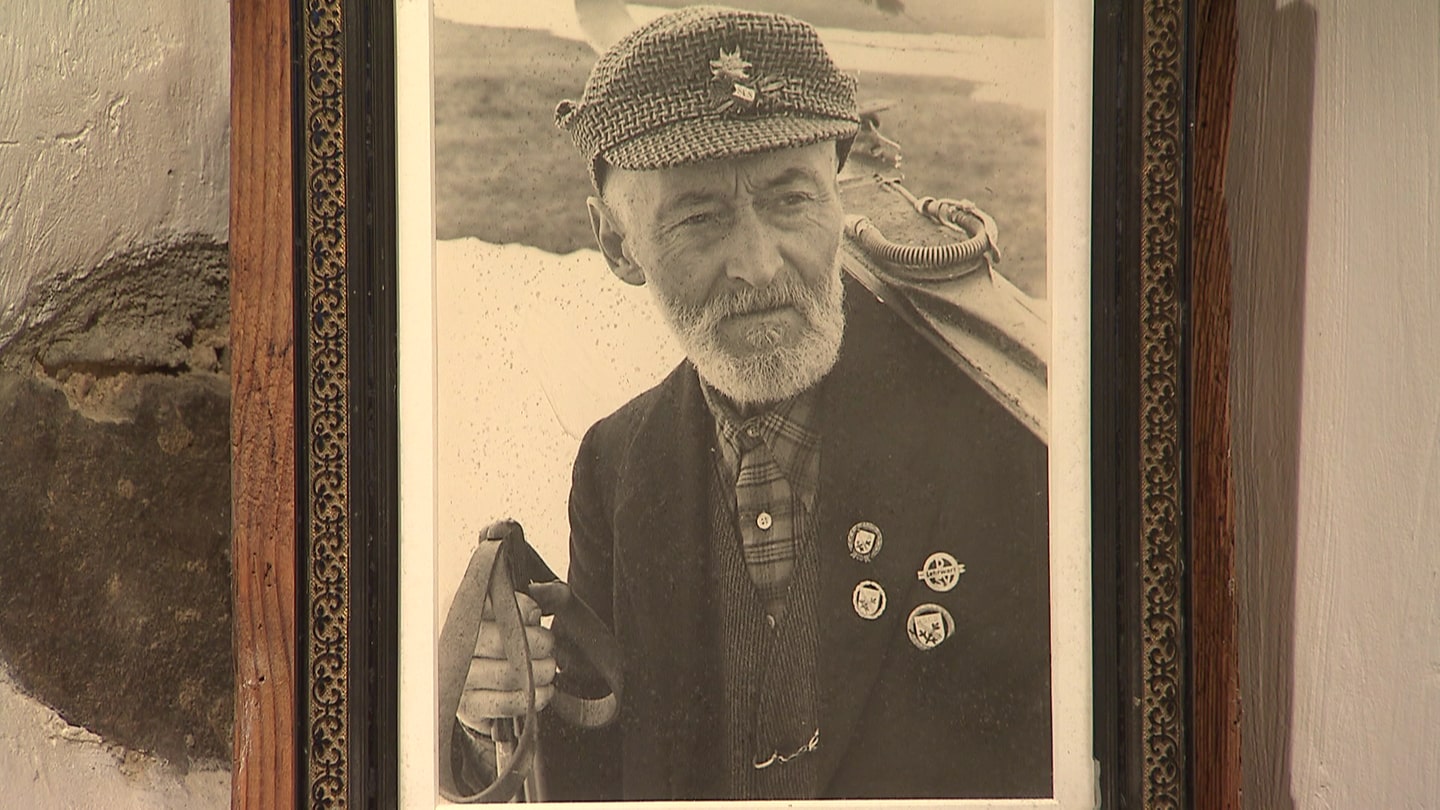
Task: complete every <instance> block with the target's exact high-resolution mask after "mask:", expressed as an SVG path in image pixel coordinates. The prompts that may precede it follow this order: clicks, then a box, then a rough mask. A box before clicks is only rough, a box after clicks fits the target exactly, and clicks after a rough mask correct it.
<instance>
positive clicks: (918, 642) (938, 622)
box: [905, 602, 955, 650]
mask: <svg viewBox="0 0 1440 810" xmlns="http://www.w3.org/2000/svg"><path fill="white" fill-rule="evenodd" d="M905 632H906V633H908V634H909V635H910V643H911V644H914V645H915V646H916V647H918V648H920V649H922V650H933V649H935V648H936V647H939V646H940V644H941V643H943V642H944V641H945V639H947V638H949V637H950V636H951V635H953V634H954V633H955V620H954V619H953V618H951V616H950V611H948V610H946V609H945V608H943V607H941V606H939V605H937V604H935V603H933V602H928V603H926V604H923V605H921V606H920V607H917V608H915V609H914V610H912V611H910V618H908V619H906V620H905Z"/></svg>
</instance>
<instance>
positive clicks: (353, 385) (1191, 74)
mask: <svg viewBox="0 0 1440 810" xmlns="http://www.w3.org/2000/svg"><path fill="white" fill-rule="evenodd" d="M1217 9H1219V11H1218V12H1217V11H1216V10H1217ZM1226 9H1230V10H1231V11H1229V12H1228V13H1227V11H1226ZM1095 20H1096V42H1095V73H1094V88H1095V91H1094V100H1095V103H1094V120H1095V131H1094V153H1095V162H1094V167H1095V170H1094V195H1093V200H1094V228H1093V264H1092V266H1093V268H1094V273H1093V275H1094V287H1093V323H1094V344H1093V352H1092V353H1093V357H1094V368H1093V370H1092V372H1093V377H1092V379H1093V391H1094V400H1093V403H1092V412H1093V416H1092V420H1093V421H1092V424H1093V431H1092V432H1093V443H1094V448H1095V450H1094V464H1093V470H1092V475H1093V498H1094V501H1093V503H1094V514H1095V522H1094V532H1093V536H1094V538H1095V542H1094V559H1093V563H1094V567H1093V583H1094V593H1095V594H1096V598H1095V602H1094V620H1095V627H1094V642H1095V646H1094V661H1095V717H1096V721H1095V756H1096V758H1097V760H1098V762H1099V763H1100V775H1101V776H1100V785H1099V794H1100V799H1101V803H1102V806H1105V807H1144V808H1170V807H1189V806H1217V807H1218V806H1231V805H1230V804H1228V803H1229V802H1230V801H1232V800H1233V798H1234V796H1235V794H1234V785H1235V784H1237V783H1238V771H1233V770H1232V768H1233V766H1234V763H1232V760H1231V752H1232V749H1233V750H1234V751H1235V752H1238V741H1237V740H1236V739H1235V738H1234V733H1235V732H1233V731H1231V730H1227V729H1229V723H1228V720H1229V718H1230V717H1231V712H1233V710H1234V708H1233V707H1234V704H1235V695H1234V688H1233V682H1227V681H1226V673H1227V672H1228V671H1229V670H1228V669H1227V667H1228V663H1227V662H1229V661H1230V660H1232V659H1233V657H1234V654H1235V650H1234V646H1233V634H1232V633H1230V631H1229V627H1230V625H1231V624H1233V618H1234V617H1233V606H1231V605H1230V603H1229V602H1228V601H1227V597H1226V596H1225V589H1224V587H1223V583H1224V581H1225V579H1226V578H1228V572H1229V569H1228V559H1229V556H1228V555H1229V553H1230V545H1229V544H1230V542H1231V541H1230V538H1229V535H1228V533H1227V529H1226V525H1227V524H1226V518H1225V504H1226V503H1227V499H1228V495H1227V489H1226V488H1227V487H1228V483H1227V481H1228V479H1227V478H1226V476H1225V475H1224V473H1223V471H1222V472H1219V473H1217V472H1215V471H1214V469H1213V468H1205V469H1202V470H1201V471H1200V472H1197V465H1198V464H1200V463H1201V462H1205V461H1207V460H1208V459H1210V458H1212V457H1213V456H1214V454H1216V453H1219V454H1220V455H1222V456H1223V453H1224V448H1225V447H1227V446H1228V445H1227V441H1226V438H1225V437H1226V433H1227V431H1228V425H1227V423H1226V421H1225V416H1224V413H1223V408H1222V409H1220V412H1219V413H1216V411H1215V409H1214V407H1213V406H1214V405H1215V403H1216V402H1221V403H1223V401H1224V383H1223V376H1224V374H1223V368H1224V360H1223V357H1224V352H1225V345H1224V338H1223V335H1224V334H1225V333H1226V332H1227V331H1228V309H1227V307H1226V303H1225V302H1226V298H1225V295H1226V294H1225V292H1224V289H1225V285H1224V274H1225V272H1226V266H1225V264H1224V258H1223V255H1224V250H1223V240H1224V226H1223V210H1219V208H1220V206H1219V202H1218V200H1219V196H1218V192H1216V189H1217V188H1218V184H1219V182H1220V180H1219V178H1221V177H1223V148H1224V143H1225V141H1224V138H1223V134H1224V133H1225V132H1228V130H1226V128H1225V125H1226V122H1228V98H1229V86H1228V74H1227V73H1226V71H1225V69H1224V66H1225V65H1228V64H1230V62H1229V57H1228V56H1226V54H1227V53H1228V52H1229V51H1233V42H1232V40H1231V39H1227V37H1226V36H1225V32H1226V31H1228V30H1229V29H1228V28H1227V27H1226V26H1231V27H1233V3H1225V2H1219V1H1218V0H1215V1H1214V2H1195V1H1194V0H1143V2H1141V3H1128V2H1122V0H1097V2H1096V3H1095ZM232 22H233V48H234V56H233V62H234V71H233V80H232V81H233V92H232V133H233V134H232V176H233V182H232V198H233V213H232V220H231V222H232V226H231V240H232V241H231V245H232V304H233V314H232V322H233V324H234V326H233V327H232V330H233V336H232V346H233V351H234V359H233V367H234V369H235V371H234V395H235V396H234V406H233V429H232V435H233V436H234V454H233V455H234V462H233V463H234V476H233V482H234V483H233V486H234V493H235V494H234V499H235V524H234V526H235V532H234V565H235V597H236V606H235V614H236V616H237V627H236V636H235V638H236V659H237V679H236V682H237V704H236V709H237V711H236V730H235V741H236V745H235V752H236V760H235V771H234V774H235V780H234V785H235V797H236V801H235V806H236V807H257V808H259V807H263V808H267V809H268V808H280V807H290V806H303V807H348V806H355V807H392V806H395V803H396V796H397V785H396V778H397V777H396V750H395V749H396V740H397V717H396V715H397V709H396V707H397V698H396V691H397V688H398V684H397V681H398V678H397V674H396V673H397V666H398V661H397V639H398V635H399V633H400V628H399V611H398V594H397V587H398V574H397V568H398V541H397V536H398V528H397V527H398V508H399V504H398V485H397V479H398V467H397V440H396V436H397V428H396V424H397V404H396V403H397V388H396V386H397V365H396V346H395V341H394V335H395V330H396V309H395V278H396V275H395V274H396V260H395V244H396V242H395V237H396V226H395V218H396V211H395V182H396V179H395V176H394V154H395V151H394V150H395V121H394V110H395V95H396V87H395V83H394V75H395V74H394V53H395V43H394V13H393V8H392V6H391V4H390V3H389V2H385V1H384V0H255V1H254V2H248V3H236V4H234V6H233V7H232ZM1202 22H1203V23H1204V25H1201V24H1200V23H1202ZM1216 30H1218V31H1220V32H1221V33H1220V35H1219V36H1218V37H1217V36H1213V35H1211V36H1208V38H1207V37H1201V38H1199V39H1198V40H1197V34H1196V32H1197V31H1200V32H1202V33H1204V32H1213V31H1216ZM1197 41H1201V42H1206V43H1209V44H1208V45H1207V46H1206V47H1209V48H1211V49H1213V50H1212V51H1210V52H1211V53H1218V54H1221V56H1220V57H1219V59H1218V63H1219V64H1220V65H1221V68H1220V69H1219V70H1218V71H1216V70H1213V69H1209V70H1207V66H1206V65H1205V64H1204V54H1205V53H1207V52H1206V51H1203V50H1202V51H1199V53H1200V57H1199V60H1200V63H1201V64H1200V67H1199V68H1198V71H1199V73H1200V74H1201V75H1207V76H1209V79H1207V81H1208V82H1210V84H1205V85H1201V86H1199V88H1198V90H1197V83H1196V81H1195V76H1196V75H1197V49H1196V42H1197ZM1227 49H1228V51H1227ZM1207 98H1208V102H1207ZM1216 98H1218V99H1219V101H1218V102H1217V101H1216ZM1197 101H1198V102H1200V103H1202V105H1203V106H1201V107H1199V108H1198V109H1199V113H1197V106H1196V105H1197ZM1197 120H1198V122H1199V124H1200V125H1201V129H1199V130H1198V131H1199V132H1200V133H1201V140H1202V141H1203V142H1204V143H1206V144H1208V146H1207V149H1208V150H1209V151H1208V152H1206V153H1204V154H1198V155H1197V153H1196V149H1195V144H1196V140H1195V138H1196V135H1195V133H1196V131H1197V130H1196V129H1195V128H1194V127H1195V126H1196V123H1197ZM1206 126H1210V127H1218V129H1219V132H1220V133H1221V137H1220V138H1218V139H1217V138H1216V137H1215V136H1214V130H1213V129H1212V130H1207V129H1204V127H1206ZM1217 162H1218V166H1219V171H1218V172H1217V171H1215V167H1216V165H1217ZM1197 166H1199V167H1201V169H1203V170H1204V171H1205V172H1206V175H1205V177H1204V178H1202V179H1204V180H1205V182H1207V183H1209V184H1210V185H1206V186H1202V187H1197V186H1196V174H1195V171H1196V167H1197ZM1217 211H1219V213H1218V214H1217V213H1216V212H1217ZM1207 212H1208V215H1209V216H1210V217H1212V219H1205V217H1206V216H1207ZM1214 217H1218V218H1219V219H1218V221H1219V226H1218V227H1215V220H1214V219H1213V218H1214ZM1216 245H1219V246H1220V247H1219V248H1217V247H1216ZM1196 257H1199V260H1198V261H1197V260H1196ZM1217 279H1218V281H1217ZM1197 296H1198V297H1197ZM1197 314H1198V315H1199V316H1200V317H1198V318H1197ZM1117 358H1118V360H1117ZM1217 364H1218V365H1217ZM1217 368H1219V369H1220V371H1219V373H1217V372H1216V369H1217ZM1217 390H1218V392H1219V393H1218V396H1217ZM1201 413H1203V414H1205V418H1204V419H1203V420H1198V419H1197V418H1196V415H1197V414H1201ZM1197 447H1199V448H1203V453H1204V454H1203V455H1197V452H1196V448H1197ZM1105 538H1111V539H1113V540H1114V542H1104V541H1103V539H1105ZM1197 638H1198V639H1200V640H1199V641H1197ZM1197 645H1198V646H1203V648H1204V650H1205V656H1204V657H1202V658H1197V657H1196V655H1195V650H1196V648H1197ZM1217 662H1218V663H1217Z"/></svg>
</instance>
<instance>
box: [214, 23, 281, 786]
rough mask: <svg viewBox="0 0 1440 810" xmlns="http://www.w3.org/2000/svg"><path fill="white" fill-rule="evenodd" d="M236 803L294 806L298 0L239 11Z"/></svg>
mask: <svg viewBox="0 0 1440 810" xmlns="http://www.w3.org/2000/svg"><path fill="white" fill-rule="evenodd" d="M230 9H231V11H230V15H231V16H230V23H231V79H230V81H231V88H230V92H231V96H230V126H231V135H230V161H231V162H230V178H231V180H230V182H231V185H230V195H231V196H230V205H231V208H230V347H231V352H232V357H231V386H232V388H231V392H232V397H233V399H232V403H231V414H230V418H231V476H232V480H231V488H232V496H231V497H232V499H233V503H234V525H233V539H232V550H233V560H234V562H233V566H234V585H233V588H234V598H235V688H236V700H235V751H234V755H235V762H234V775H233V787H232V794H231V806H232V807H233V808H255V809H256V810H284V809H285V808H292V807H294V806H295V729H296V716H295V711H296V707H295V696H296V686H295V683H296V682H295V672H296V670H295V650H296V646H295V628H296V614H295V609H296V608H295V540H296V522H295V508H296V504H295V491H296V490H295V473H296V470H295V334H294V332H295V317H294V312H295V297H294V290H295V286H294V272H295V266H294V264H295V262H294V258H295V254H294V248H293V244H294V219H295V217H294V207H293V200H292V196H291V191H292V184H293V182H294V181H293V177H294V174H293V157H292V145H291V121H292V116H293V113H294V111H293V104H292V100H291V88H290V19H289V3H288V0H245V2H236V3H233V4H231V7H230Z"/></svg>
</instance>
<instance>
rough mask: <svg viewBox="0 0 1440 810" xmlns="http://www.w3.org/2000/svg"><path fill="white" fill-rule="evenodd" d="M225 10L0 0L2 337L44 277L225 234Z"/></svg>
mask: <svg viewBox="0 0 1440 810" xmlns="http://www.w3.org/2000/svg"><path fill="white" fill-rule="evenodd" d="M229 17H230V6H229V3H228V2H227V1H226V0H127V2H123V3H121V2H82V1H81V0H68V2H67V1H66V0H5V1H4V2H3V3H0V342H3V340H4V338H5V336H6V335H7V334H8V333H9V332H10V331H11V330H13V328H14V326H15V324H16V322H17V320H18V318H19V317H20V312H19V309H20V306H21V304H22V303H23V302H24V301H25V297H26V292H27V291H28V290H31V289H32V288H33V287H34V286H35V285H36V284H37V283H38V282H41V281H44V280H47V279H50V278H52V277H54V276H56V275H58V274H66V273H77V272H85V271H87V270H89V269H90V268H92V267H94V266H95V265H96V264H98V263H99V262H101V261H102V260H104V259H105V258H106V257H108V256H110V255H112V254H114V253H117V252H120V251H123V250H126V249H129V248H134V247H138V246H141V245H145V244H148V243H152V242H157V241H165V240H167V239H170V238H173V237H176V236H181V235H189V234H198V235H201V236H207V237H211V238H213V239H214V240H215V241H217V242H220V241H224V239H225V236H226V229H227V217H228V214H227V212H228V195H229V148H230V147H229V134H228V125H229V104H230V101H229V98H230V96H229V83H230V78H229V64H230V47H229V46H230V36H229V31H230V28H229Z"/></svg>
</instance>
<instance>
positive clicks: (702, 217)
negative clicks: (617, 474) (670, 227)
mask: <svg viewBox="0 0 1440 810" xmlns="http://www.w3.org/2000/svg"><path fill="white" fill-rule="evenodd" d="M714 221H715V215H714V214H713V213H710V212H709V211H704V212H701V213H698V214H691V215H690V216H688V217H685V218H684V219H682V220H680V224H681V225H689V226H695V225H709V224H710V223H712V222H714Z"/></svg>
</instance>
